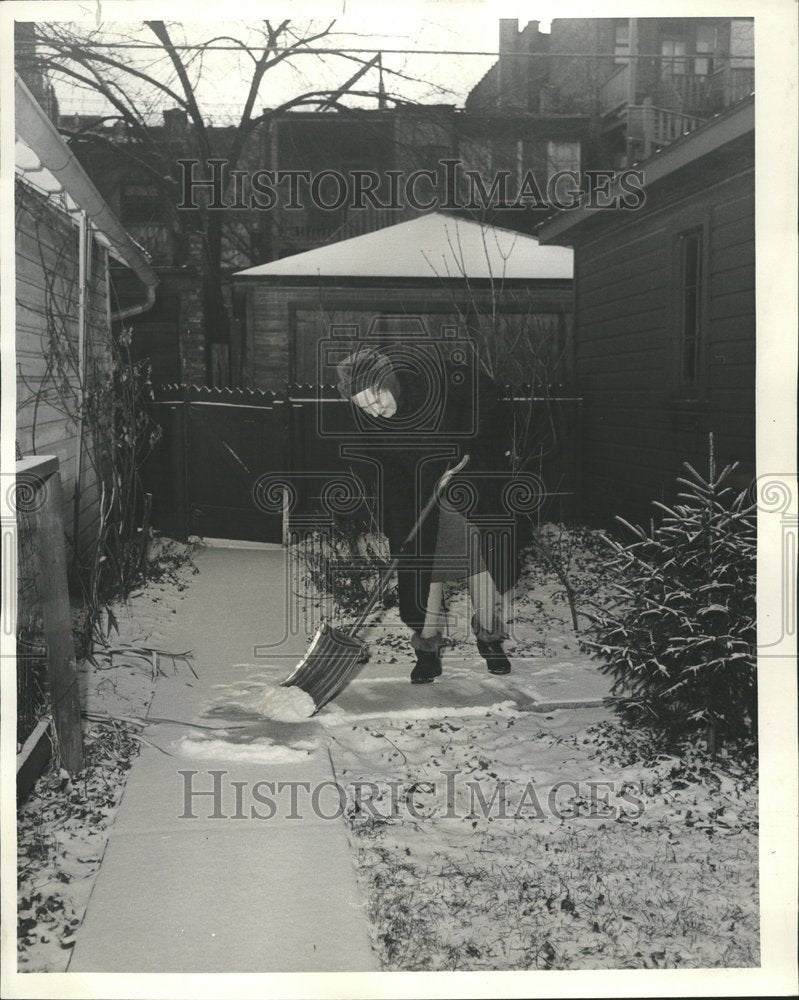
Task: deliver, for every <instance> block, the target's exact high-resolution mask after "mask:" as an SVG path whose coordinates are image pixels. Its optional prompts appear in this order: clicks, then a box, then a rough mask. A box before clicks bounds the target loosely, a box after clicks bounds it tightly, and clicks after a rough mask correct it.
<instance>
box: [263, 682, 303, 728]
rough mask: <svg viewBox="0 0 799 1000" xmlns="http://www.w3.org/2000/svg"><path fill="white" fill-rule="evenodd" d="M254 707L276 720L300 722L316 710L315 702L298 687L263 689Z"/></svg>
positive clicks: (268, 717)
mask: <svg viewBox="0 0 799 1000" xmlns="http://www.w3.org/2000/svg"><path fill="white" fill-rule="evenodd" d="M254 707H255V708H256V709H257V710H258V711H259V712H260V713H261V715H263V716H265V717H266V718H267V719H274V720H275V721H276V722H302V721H303V720H304V719H310V717H311V716H312V715H313V714H314V712H315V711H316V702H315V701H314V700H313V698H312V697H311V696H310V695H309V694H308V692H307V691H303V690H302V688H298V687H276V688H272V689H267V690H266V691H264V692H263V693H262V694H261V696H260V699H259V700H258V701H257V702H256V703H255V705H254Z"/></svg>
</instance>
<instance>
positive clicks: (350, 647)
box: [280, 455, 469, 715]
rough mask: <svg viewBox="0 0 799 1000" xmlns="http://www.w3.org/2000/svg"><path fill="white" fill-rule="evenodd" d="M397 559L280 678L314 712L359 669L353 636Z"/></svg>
mask: <svg viewBox="0 0 799 1000" xmlns="http://www.w3.org/2000/svg"><path fill="white" fill-rule="evenodd" d="M468 461H469V456H468V455H464V457H463V458H462V459H461V460H460V462H458V464H457V465H456V466H454V467H453V468H451V469H447V471H446V472H444V474H443V475H442V476H441V478H440V479H439V480H438V482H437V483H436V487H435V489H434V490H433V495H432V496H431V497H430V499H429V500H428V501H427V503H426V504H425V506H424V508H423V509H422V512H421V513H420V514H419V517H418V518H417V519H416V523H415V524H414V526H413V527H412V528H411V531H410V534H409V535H408V537H407V538H406V539H405V541H404V542H403V543H402V545H401V546H400V552H401V551H402V550H403V549H404V548H405V547H406V546H407V545H409V544H410V543H411V542H412V541H413V540H414V538H415V537H416V535H417V533H418V531H419V529H420V528H421V526H422V524H423V523H424V520H425V518H426V517H427V515H428V514H429V513H430V511H431V510H432V508H433V505H434V504H435V503H436V502H437V501H438V498H439V496H440V495H441V492H442V490H443V489H444V486H445V485H446V484H447V482H448V481H449V479H450V478H451V477H452V476H454V475H455V473H456V472H460V471H461V469H463V467H464V466H465V465H466V463H467V462H468ZM399 561H400V560H399V556H397V557H395V558H394V559H393V560H392V561H391V563H390V564H389V565H388V566H387V567H386V569H384V570H383V572H382V573H381V575H380V578H379V580H378V582H377V584H376V585H375V587H374V589H373V590H372V593H371V594H370V595H369V599H368V600H367V602H366V606H365V607H364V609H363V611H362V612H361V613H360V615H359V616H358V618H357V620H356V621H355V623H354V624H352V625H349V626H347V627H345V628H334V627H333V626H332V625H330V624H329V623H328V622H323V623H322V625H321V626H320V627H319V628H318V629H317V632H316V635H315V636H314V637H313V639H312V640H311V645H310V646H309V647H308V651H307V653H306V654H305V656H303V658H302V659H301V660H300V662H299V663H298V664H297V666H296V667H295V668H294V670H293V671H292V673H291V674H290V676H289V677H287V678H286V679H285V680H284V681H281V683H280V686H281V687H298V688H300V689H301V690H302V691H305V693H306V694H309V695H310V696H311V697H312V698H313V700H314V704H315V705H316V708H315V709H314V712H313V714H314V715H316V713H317V712H318V711H319V709H320V708H323V707H324V706H325V705H326V704H327V703H328V702H329V701H332V700H333V699H334V698H335V697H336V696H337V695H339V694H340V693H341V692H342V691H343V690H344V688H345V687H346V686H347V685H348V684H349V682H350V681H351V680H352V679H353V677H354V676H355V675H356V674H357V673H358V671H359V670H360V668H361V665H362V664H363V663H365V662H366V660H367V659H368V654H367V652H366V645H365V643H363V642H362V641H361V640H360V639H358V638H356V634H357V633H358V632H359V631H360V629H361V628H362V627H363V624H364V622H365V621H366V619H367V618H368V617H369V615H370V614H371V613H372V610H373V609H374V606H375V605H376V604H377V602H378V600H379V599H380V597H381V596H382V594H383V591H384V590H385V589H386V587H387V586H388V583H389V580H390V579H391V574H392V573H393V572H394V570H395V569H396V568H397V566H398V565H399Z"/></svg>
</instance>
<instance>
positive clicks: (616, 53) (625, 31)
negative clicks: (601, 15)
mask: <svg viewBox="0 0 799 1000" xmlns="http://www.w3.org/2000/svg"><path fill="white" fill-rule="evenodd" d="M629 57H630V25H629V24H617V25H616V28H615V36H614V42H613V62H614V63H615V64H616V65H617V66H626V65H627V64H628V63H629V62H630V58H629Z"/></svg>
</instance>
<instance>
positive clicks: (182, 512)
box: [170, 386, 191, 542]
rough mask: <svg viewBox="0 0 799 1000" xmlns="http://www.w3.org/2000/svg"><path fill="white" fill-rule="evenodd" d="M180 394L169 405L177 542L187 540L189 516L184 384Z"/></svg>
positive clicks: (186, 395)
mask: <svg viewBox="0 0 799 1000" xmlns="http://www.w3.org/2000/svg"><path fill="white" fill-rule="evenodd" d="M182 394H183V400H182V402H180V403H176V404H175V405H174V406H170V410H171V413H172V440H171V444H172V449H171V451H172V455H171V462H170V466H171V469H172V486H173V489H174V496H175V507H176V508H177V528H176V532H175V533H176V534H177V536H178V541H179V542H187V541H188V540H189V527H190V523H191V518H190V516H189V496H188V484H187V481H186V464H187V462H188V455H187V441H188V423H189V413H188V409H189V402H188V390H187V389H186V387H185V386H184V387H183V391H182Z"/></svg>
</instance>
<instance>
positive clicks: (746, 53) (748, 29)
mask: <svg viewBox="0 0 799 1000" xmlns="http://www.w3.org/2000/svg"><path fill="white" fill-rule="evenodd" d="M754 65H755V25H754V22H753V21H751V20H748V21H743V20H741V21H735V20H734V21H731V22H730V67H731V68H732V69H754Z"/></svg>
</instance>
